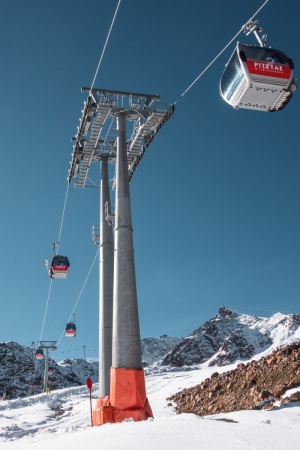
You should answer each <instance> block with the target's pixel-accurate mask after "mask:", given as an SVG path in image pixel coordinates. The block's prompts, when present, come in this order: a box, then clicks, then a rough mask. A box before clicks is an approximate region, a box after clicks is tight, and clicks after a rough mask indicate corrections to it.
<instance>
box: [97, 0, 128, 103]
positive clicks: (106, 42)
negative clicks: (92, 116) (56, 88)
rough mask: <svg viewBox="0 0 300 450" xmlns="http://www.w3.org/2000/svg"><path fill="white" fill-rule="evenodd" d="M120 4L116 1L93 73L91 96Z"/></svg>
mask: <svg viewBox="0 0 300 450" xmlns="http://www.w3.org/2000/svg"><path fill="white" fill-rule="evenodd" d="M120 4H121V0H119V1H118V4H117V8H116V10H115V14H114V17H113V20H112V23H111V25H110V28H109V31H108V35H107V38H106V41H105V44H104V47H103V50H102V53H101V56H100V59H99V63H98V66H97V69H96V73H95V76H94V79H93V82H92V86H91V89H90V92H89V95H90V94H91V91H92V89H93V87H94V84H95V81H96V78H97V75H98V72H99V69H100V65H101V62H102V59H103V56H104V52H105V50H106V46H107V44H108V40H109V37H110V33H111V30H112V28H113V26H114V22H115V19H116V16H117V13H118V9H119V6H120Z"/></svg>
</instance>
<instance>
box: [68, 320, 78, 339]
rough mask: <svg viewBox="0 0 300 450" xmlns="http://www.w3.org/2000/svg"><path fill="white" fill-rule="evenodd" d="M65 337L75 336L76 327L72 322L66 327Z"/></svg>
mask: <svg viewBox="0 0 300 450" xmlns="http://www.w3.org/2000/svg"><path fill="white" fill-rule="evenodd" d="M65 331H66V336H68V337H75V336H76V325H75V323H74V322H69V323H67V325H66V330H65Z"/></svg>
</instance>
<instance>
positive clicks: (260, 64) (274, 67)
mask: <svg viewBox="0 0 300 450" xmlns="http://www.w3.org/2000/svg"><path fill="white" fill-rule="evenodd" d="M254 67H255V69H259V70H272V71H273V70H274V71H277V72H283V67H282V66H281V65H279V64H270V63H263V62H254Z"/></svg>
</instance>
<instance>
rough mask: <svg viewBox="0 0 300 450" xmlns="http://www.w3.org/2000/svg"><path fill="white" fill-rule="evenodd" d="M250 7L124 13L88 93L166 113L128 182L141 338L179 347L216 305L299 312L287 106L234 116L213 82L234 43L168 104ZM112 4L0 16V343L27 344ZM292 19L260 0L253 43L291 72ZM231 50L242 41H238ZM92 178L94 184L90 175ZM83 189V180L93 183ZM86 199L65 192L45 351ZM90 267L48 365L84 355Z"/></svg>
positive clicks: (78, 272) (94, 194)
mask: <svg viewBox="0 0 300 450" xmlns="http://www.w3.org/2000/svg"><path fill="white" fill-rule="evenodd" d="M262 3H263V2H262V1H259V0H231V1H230V2H226V8H227V9H226V10H224V1H223V0H213V1H211V2H204V1H199V0H189V1H187V2H181V1H177V0H152V1H146V0H143V1H141V0H123V1H122V2H121V6H120V8H119V11H118V15H117V18H116V21H115V24H114V27H113V30H112V33H111V36H110V39H109V42H108V46H107V49H106V52H105V54H104V58H103V60H102V64H101V67H100V71H99V74H98V77H97V79H96V82H95V87H99V88H103V89H112V90H122V91H133V92H145V93H150V94H159V95H160V96H161V97H162V98H164V99H166V100H167V101H168V103H169V104H171V103H174V102H175V101H176V100H178V99H179V101H178V102H177V104H176V110H175V114H174V115H173V117H172V118H171V119H170V120H169V122H167V124H166V125H165V126H164V127H163V128H162V129H161V131H160V132H159V133H158V135H157V137H156V138H155V140H154V141H153V143H152V144H151V146H150V148H149V149H148V150H147V153H146V155H145V157H144V158H143V160H142V162H141V163H140V165H139V167H138V170H137V171H136V172H135V174H134V177H133V179H132V182H131V202H132V217H133V227H134V234H133V239H134V248H135V265H136V276H137V290H138V301H139V314H140V328H141V337H142V338H144V337H159V336H160V335H162V334H168V335H170V336H179V337H180V336H186V335H187V334H189V333H190V332H191V331H193V330H194V329H195V328H197V327H199V326H200V325H201V324H202V323H203V322H204V321H205V320H207V319H209V318H210V317H212V316H214V315H215V314H216V313H217V311H218V309H219V307H220V306H221V305H224V304H225V305H228V306H229V307H232V308H235V309H237V310H238V311H239V312H242V313H251V314H257V315H262V316H270V315H271V314H273V313H275V312H278V311H281V312H283V313H300V306H299V294H300V282H299V269H300V260H299V255H300V232H299V223H300V212H299V197H300V181H299V169H300V156H299V135H300V131H299V112H300V104H299V92H298V91H296V93H295V95H294V98H293V99H292V101H291V102H290V104H289V105H288V106H287V107H286V108H285V109H284V110H283V111H281V112H278V113H275V114H269V113H262V112H254V111H247V110H239V111H235V110H233V109H232V108H231V107H230V106H229V105H228V104H227V103H225V102H224V101H222V99H221V98H220V96H219V79H220V77H221V74H222V71H223V68H224V64H225V63H226V62H227V60H228V59H229V56H230V55H231V52H232V51H233V48H234V44H232V46H231V47H230V48H229V49H228V50H227V51H226V52H225V53H224V54H223V55H222V56H221V57H220V58H219V59H218V60H217V61H216V63H214V64H213V66H212V67H211V68H210V69H209V70H208V71H207V72H206V74H205V75H203V77H201V78H200V80H199V81H198V82H197V83H196V84H195V85H194V86H193V87H192V88H191V89H190V90H189V91H188V92H187V93H186V94H185V95H184V96H183V97H181V94H182V93H183V92H184V91H185V89H186V88H187V87H188V86H189V85H190V83H192V82H193V80H194V79H195V78H196V77H197V76H198V75H199V73H200V72H201V71H202V70H203V69H204V68H205V67H206V66H207V65H208V64H209V63H210V62H211V60H212V59H213V58H214V57H215V56H216V55H217V54H218V53H219V51H220V50H222V48H223V47H224V46H225V45H226V44H227V43H228V42H229V41H230V40H231V38H232V37H233V36H234V35H235V34H236V33H237V32H238V30H239V29H240V28H241V26H242V25H243V24H244V23H245V22H246V21H247V20H248V19H249V18H250V17H251V16H252V15H253V14H254V13H255V11H257V9H258V8H259V7H260V6H261V4H262ZM116 6H117V0H116V1H112V0H109V1H108V0H107V1H104V0H97V1H96V0H91V1H88V2H84V6H83V2H82V1H79V0H72V1H71V0H65V1H64V2H61V1H58V0H53V1H51V2H46V1H41V0H39V1H38V0H29V1H27V2H23V1H21V0H11V1H10V2H5V3H4V4H3V5H2V8H1V16H0V41H1V45H0V58H1V62H2V64H1V70H0V77H1V83H0V93H1V94H0V98H1V101H0V119H1V141H2V142H1V167H2V174H1V177H0V184H1V189H0V208H1V217H2V219H1V234H0V239H1V243H0V248H1V251H2V258H1V260H0V270H1V284H0V301H1V313H2V314H1V317H2V323H1V333H0V340H1V341H16V342H19V343H20V344H23V345H30V343H31V342H32V341H37V340H38V339H39V338H40V333H41V329H42V323H43V317H44V313H45V307H46V302H47V296H48V290H49V283H50V279H49V277H48V275H47V272H46V269H45V265H44V261H45V259H50V258H51V252H52V242H53V241H55V240H57V238H58V234H59V227H60V223H61V218H62V211H63V205H64V199H65V193H66V189H67V175H68V169H69V163H70V160H71V154H72V143H71V137H72V136H74V135H75V134H76V132H77V126H78V124H79V118H80V117H81V110H82V108H83V102H84V101H85V99H86V94H83V93H81V86H90V85H91V83H92V80H93V78H94V75H95V71H96V67H97V64H98V61H99V58H100V55H101V52H102V49H103V46H104V42H105V39H106V37H107V33H108V30H109V27H110V24H111V21H112V17H113V14H114V12H115V9H116ZM299 9H300V7H299V6H298V5H295V3H294V2H292V1H291V0H287V1H286V2H285V7H284V8H282V1H280V0H270V1H269V3H268V4H267V5H266V6H265V7H264V9H263V10H262V11H261V12H260V13H259V15H258V16H257V19H258V20H259V24H260V25H261V26H262V27H263V28H264V31H265V32H266V33H267V34H268V44H269V45H272V46H273V47H275V48H278V49H280V50H282V51H284V52H285V53H287V54H288V55H289V56H290V57H291V58H292V59H293V60H294V63H295V75H296V77H297V74H298V70H300V69H298V68H300V61H299V59H300V54H299V38H300V32H299V26H298V21H297V20H298V19H297V18H298V15H299V12H300V11H299ZM239 39H240V40H241V41H243V42H245V43H254V42H255V41H254V37H245V36H243V35H240V37H239ZM94 166H95V167H93V170H94V174H95V177H97V176H98V174H97V173H96V172H97V171H98V169H99V168H98V167H96V164H95V165H94ZM95 179H96V178H95ZM98 223H99V191H98V189H88V188H86V189H76V188H74V184H73V183H72V184H71V186H70V189H69V194H68V200H67V205H66V210H65V217H64V223H63V229H62V235H61V240H60V251H61V253H64V254H67V255H68V257H69V259H70V261H71V268H70V273H69V276H68V279H67V280H55V281H54V282H53V286H52V291H51V295H50V299H49V304H48V310H47V316H46V320H45V326H44V331H43V336H42V338H43V339H44V340H58V339H59V338H60V336H61V333H62V331H63V328H64V326H65V324H66V322H67V321H68V319H69V317H70V314H71V312H72V310H73V307H74V305H75V303H76V301H77V300H78V297H79V295H80V292H81V289H82V287H83V283H84V281H85V279H86V276H87V273H88V271H89V269H90V267H91V264H92V261H93V260H94V257H95V255H96V251H97V247H96V246H95V244H94V243H93V241H92V239H91V233H92V226H93V225H94V224H98ZM98 291H99V285H98V264H97V263H96V264H95V266H94V268H93V270H92V272H91V275H90V277H89V279H88V282H87V284H86V286H85V289H84V291H83V293H82V295H81V296H80V299H79V302H78V305H77V307H76V311H75V313H76V322H77V326H78V335H77V337H76V338H74V339H71V338H63V339H62V340H61V342H60V345H59V348H58V351H57V353H56V356H55V358H56V359H58V360H59V359H62V358H65V357H81V356H83V346H86V354H87V356H97V351H98V350H97V349H98Z"/></svg>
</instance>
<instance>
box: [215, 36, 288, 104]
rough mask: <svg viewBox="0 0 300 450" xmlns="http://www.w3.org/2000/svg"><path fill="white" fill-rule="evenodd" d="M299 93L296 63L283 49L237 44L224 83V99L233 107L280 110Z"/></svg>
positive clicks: (221, 90) (227, 66)
mask: <svg viewBox="0 0 300 450" xmlns="http://www.w3.org/2000/svg"><path fill="white" fill-rule="evenodd" d="M295 90H296V84H295V82H294V64H293V61H292V60H291V59H290V58H288V57H287V56H286V55H285V54H284V53H283V52H281V51H280V50H276V49H274V48H270V47H260V46H256V45H246V44H242V43H240V42H238V43H237V46H236V49H235V50H234V52H233V54H232V55H231V58H230V59H229V61H228V63H227V64H226V67H225V70H224V72H223V75H222V78H221V81H220V95H221V97H222V98H223V99H224V100H225V101H226V102H227V103H229V105H231V106H233V108H235V109H238V108H247V109H254V110H259V111H272V112H273V111H279V110H281V109H283V108H284V107H285V106H286V104H287V103H288V102H289V101H290V99H291V98H292V95H293V92H294V91H295Z"/></svg>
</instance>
